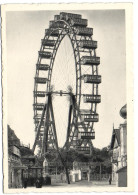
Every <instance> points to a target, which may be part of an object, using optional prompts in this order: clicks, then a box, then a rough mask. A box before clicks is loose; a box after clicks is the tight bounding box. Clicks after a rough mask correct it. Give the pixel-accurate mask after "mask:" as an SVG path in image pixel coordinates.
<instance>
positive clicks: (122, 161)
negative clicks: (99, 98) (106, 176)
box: [111, 105, 127, 187]
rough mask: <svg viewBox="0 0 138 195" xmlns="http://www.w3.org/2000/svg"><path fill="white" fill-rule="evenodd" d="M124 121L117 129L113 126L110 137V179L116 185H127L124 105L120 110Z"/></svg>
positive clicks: (125, 112) (125, 113) (125, 115)
mask: <svg viewBox="0 0 138 195" xmlns="http://www.w3.org/2000/svg"><path fill="white" fill-rule="evenodd" d="M120 115H121V117H123V118H124V123H123V124H120V126H119V128H118V129H114V128H113V133H112V139H111V150H112V157H111V162H112V180H114V181H116V184H117V186H118V187H127V120H126V118H127V108H126V105H125V106H123V107H122V108H121V110H120Z"/></svg>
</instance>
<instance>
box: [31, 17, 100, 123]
mask: <svg viewBox="0 0 138 195" xmlns="http://www.w3.org/2000/svg"><path fill="white" fill-rule="evenodd" d="M55 22H64V23H65V24H66V25H67V26H68V27H69V28H70V29H71V32H72V33H69V31H66V34H64V35H63V34H62V32H63V31H65V29H63V28H54V29H52V30H53V31H51V32H50V34H49V36H47V35H46V34H45V36H44V39H45V40H49V38H50V37H51V34H52V32H54V31H56V30H61V33H60V34H59V36H58V38H57V40H56V44H55V46H54V48H55V47H57V48H56V50H55V49H54V48H53V52H52V56H53V53H54V52H55V56H54V58H53V57H52V58H51V60H50V65H49V67H50V69H49V70H48V78H49V77H50V79H49V81H48V82H47V84H46V85H47V87H46V91H47V92H50V86H51V78H52V70H53V66H54V62H55V58H56V54H57V52H58V48H59V46H60V44H61V42H62V40H63V39H64V37H65V36H66V35H67V36H68V37H69V39H70V43H71V45H72V49H73V52H74V50H75V47H74V45H73V41H72V39H71V35H72V36H74V37H75V44H76V48H77V52H78V56H79V59H80V51H79V46H78V42H79V41H80V40H81V37H84V38H85V39H87V38H88V37H89V36H80V40H77V39H76V33H75V30H74V28H73V27H71V26H70V25H69V24H68V23H67V22H66V21H65V20H58V21H55ZM47 30H50V27H49V28H48V29H47ZM60 36H62V39H61V40H60V41H59V43H58V40H59V39H60ZM46 37H47V39H46ZM89 38H90V39H91V40H92V37H91V36H90V37H89ZM57 44H58V45H57ZM40 51H44V48H43V45H42V44H41V48H40ZM94 52H95V50H94ZM89 53H90V55H91V50H90V49H89ZM74 59H75V69H76V70H77V59H76V56H75V52H74ZM37 64H41V58H40V57H38V61H37ZM78 65H79V70H78V72H79V74H80V78H79V79H78V75H77V71H76V96H77V97H79V105H80V96H81V95H82V94H81V82H82V80H81V76H82V75H81V64H80V62H79V63H78ZM50 71H51V73H50ZM36 75H39V70H36ZM78 82H80V83H79V84H80V86H79V93H78V91H77V89H78ZM93 86H94V85H93ZM34 89H36V90H35V91H37V83H34ZM34 103H37V100H36V99H35V97H34ZM96 106H97V104H95V110H96ZM34 115H35V111H34ZM93 124H94V122H93V123H92V126H93Z"/></svg>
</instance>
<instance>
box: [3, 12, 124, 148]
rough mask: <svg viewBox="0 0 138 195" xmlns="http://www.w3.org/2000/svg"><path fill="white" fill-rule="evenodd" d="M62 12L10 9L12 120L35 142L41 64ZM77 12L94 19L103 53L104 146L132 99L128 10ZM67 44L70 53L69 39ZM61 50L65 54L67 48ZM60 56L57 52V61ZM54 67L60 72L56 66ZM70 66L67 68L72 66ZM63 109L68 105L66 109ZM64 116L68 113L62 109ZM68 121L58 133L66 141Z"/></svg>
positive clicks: (100, 129) (98, 143)
mask: <svg viewBox="0 0 138 195" xmlns="http://www.w3.org/2000/svg"><path fill="white" fill-rule="evenodd" d="M59 12H60V11H27V12H8V13H7V15H6V17H7V23H6V43H7V67H8V68H7V69H8V71H7V81H8V99H7V105H8V124H9V125H10V126H11V128H12V129H14V130H15V133H16V134H17V136H18V137H19V138H20V139H21V141H22V142H23V143H25V144H28V143H30V144H31V146H32V144H33V142H34V137H35V134H34V123H33V107H32V105H33V90H34V76H35V64H36V62H37V58H38V50H39V49H40V44H41V39H42V38H43V37H44V32H45V29H46V28H48V24H49V20H52V19H53V17H54V15H55V14H59ZM69 12H71V11H69ZM73 13H79V14H82V17H83V18H86V19H88V26H89V27H92V28H93V29H94V35H93V39H94V40H97V41H98V49H97V56H100V58H101V64H100V65H99V74H101V75H102V83H101V84H100V85H99V94H100V95H101V103H100V104H99V105H98V113H99V122H98V123H96V124H95V125H94V129H95V133H96V139H95V140H94V141H93V144H94V146H95V147H98V148H102V147H104V146H107V145H108V144H109V143H110V141H111V135H112V129H113V123H114V126H115V128H118V126H119V124H120V123H122V122H123V119H122V118H121V117H120V115H119V111H120V108H121V107H122V106H123V105H124V104H126V60H125V57H126V56H125V53H126V51H125V12H124V10H94V11H82V10H80V11H73ZM64 42H65V41H64ZM65 44H66V46H65V47H66V48H68V53H70V54H68V55H69V56H70V55H71V51H70V48H69V47H70V46H69V43H68V40H67V41H66V42H65ZM61 47H62V46H61ZM59 49H60V48H59ZM61 49H62V48H61ZM58 55H61V52H59V53H58ZM59 58H60V57H58V56H57V61H58V59H59ZM70 64H71V63H70ZM72 64H73V63H72ZM57 70H58V66H57ZM53 71H55V72H56V67H55V70H53ZM62 71H63V70H62ZM64 71H65V74H67V72H66V69H65V70H64ZM70 71H72V73H71V74H72V75H73V77H74V75H75V73H74V67H73V66H70V69H69V72H70ZM59 74H60V72H59V73H58V76H59V78H58V77H57V79H61V81H62V80H63V77H62V75H59ZM65 78H66V77H65ZM70 81H71V79H70ZM60 101H61V100H60ZM64 102H65V101H64ZM67 105H68V103H65V104H64V106H65V107H67ZM63 110H64V108H63V107H62V108H61V113H62V112H63ZM56 112H57V111H55V118H56V115H57V117H58V114H56ZM66 117H67V112H66V116H65V118H66ZM60 118H61V119H62V114H61V116H60ZM55 120H56V121H57V120H59V119H55ZM65 121H66V122H67V120H65ZM60 125H61V126H60ZM65 125H66V124H65V122H64V124H61V123H58V125H57V126H58V127H57V131H58V132H57V133H58V138H60V139H61V140H60V141H61V142H63V140H64V141H65V137H66V132H65V128H64V127H65ZM62 136H63V137H64V139H62Z"/></svg>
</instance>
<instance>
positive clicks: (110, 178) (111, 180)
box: [109, 175, 112, 185]
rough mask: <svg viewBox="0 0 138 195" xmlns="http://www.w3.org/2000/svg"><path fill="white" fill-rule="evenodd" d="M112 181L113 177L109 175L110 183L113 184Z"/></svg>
mask: <svg viewBox="0 0 138 195" xmlns="http://www.w3.org/2000/svg"><path fill="white" fill-rule="evenodd" d="M111 182H112V177H111V175H109V185H111Z"/></svg>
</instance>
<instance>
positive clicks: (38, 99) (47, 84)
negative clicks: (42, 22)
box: [33, 12, 101, 155]
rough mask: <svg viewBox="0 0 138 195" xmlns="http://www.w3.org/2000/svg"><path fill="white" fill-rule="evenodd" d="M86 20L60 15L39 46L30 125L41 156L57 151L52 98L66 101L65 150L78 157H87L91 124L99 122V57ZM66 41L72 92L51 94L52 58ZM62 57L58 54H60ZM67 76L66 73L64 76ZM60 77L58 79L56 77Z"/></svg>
mask: <svg viewBox="0 0 138 195" xmlns="http://www.w3.org/2000/svg"><path fill="white" fill-rule="evenodd" d="M87 26H88V21H87V19H82V16H81V15H80V14H73V13H65V12H61V13H60V14H59V15H55V16H54V19H53V20H52V21H50V22H49V28H48V29H46V30H45V36H44V38H43V39H42V42H41V48H40V51H39V52H38V61H37V64H36V74H35V78H34V104H33V109H34V123H35V132H36V138H35V142H34V146H33V150H35V148H36V146H37V147H39V148H40V149H41V153H45V152H47V151H48V150H50V149H53V148H58V140H57V133H56V125H55V119H54V110H53V104H52V96H53V94H55V95H59V96H63V95H68V96H69V97H70V106H69V114H68V128H67V129H65V131H67V138H66V141H65V144H64V147H65V148H68V149H70V148H74V149H75V150H77V151H78V152H79V153H83V154H87V155H89V154H90V153H91V149H92V140H93V139H95V131H94V123H95V122H98V121H99V115H98V113H97V104H98V103H100V102H101V96H100V95H99V94H98V85H99V84H100V83H101V75H99V73H98V65H99V64H100V57H97V56H96V49H97V41H94V40H93V38H92V35H93V29H92V28H89V27H87ZM66 36H67V37H68V38H69V40H70V43H71V45H72V51H73V55H72V58H73V59H74V62H75V63H74V64H75V76H76V80H75V91H74V92H73V91H72V89H71V87H68V90H67V91H63V90H62V89H61V90H59V91H54V90H53V89H52V84H51V80H52V77H53V68H54V64H55V58H56V55H57V53H58V51H59V47H60V45H61V43H62V42H63V41H64V40H65V37H66ZM60 55H62V54H60ZM68 74H70V72H69V73H68ZM59 76H60V75H59Z"/></svg>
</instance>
